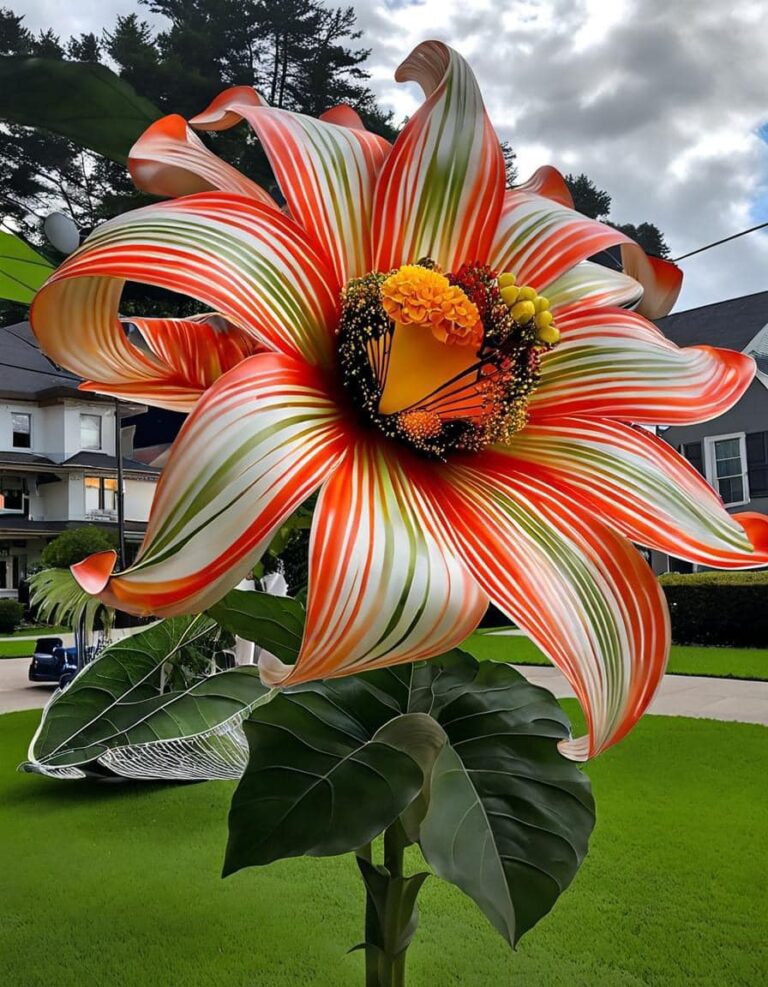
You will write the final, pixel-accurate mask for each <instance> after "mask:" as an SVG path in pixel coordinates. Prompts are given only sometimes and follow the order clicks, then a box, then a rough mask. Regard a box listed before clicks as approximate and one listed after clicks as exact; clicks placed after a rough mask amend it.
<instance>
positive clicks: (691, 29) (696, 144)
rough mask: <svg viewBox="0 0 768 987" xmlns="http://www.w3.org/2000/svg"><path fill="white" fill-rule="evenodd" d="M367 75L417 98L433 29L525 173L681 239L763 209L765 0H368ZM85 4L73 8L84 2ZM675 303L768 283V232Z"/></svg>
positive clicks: (91, 12) (93, 10)
mask: <svg viewBox="0 0 768 987" xmlns="http://www.w3.org/2000/svg"><path fill="white" fill-rule="evenodd" d="M3 2H5V3H6V4H7V3H9V2H10V3H11V4H12V5H13V6H14V8H15V9H16V10H17V11H18V12H20V13H26V14H27V23H28V25H29V26H30V27H33V28H35V29H37V28H40V27H44V26H48V25H52V26H54V27H55V28H56V30H58V31H59V32H61V33H62V34H64V35H67V34H70V33H76V32H79V31H85V30H100V29H101V28H102V27H104V26H108V25H110V24H111V23H113V22H114V18H115V16H116V14H117V13H127V12H130V11H131V10H137V9H138V10H139V12H140V14H141V16H143V17H146V18H148V19H151V15H150V14H149V12H148V10H147V8H146V7H138V5H137V4H136V3H135V2H132V0H78V2H77V3H75V4H70V5H62V4H61V3H60V2H58V0H22V2H21V3H19V2H18V0H17V2H16V3H15V4H13V0H3ZM355 6H356V8H357V10H358V14H359V21H360V26H361V27H362V28H363V30H364V36H363V39H362V41H363V43H364V44H365V45H366V46H367V47H371V48H373V54H372V56H371V61H370V68H371V72H372V85H373V87H374V88H375V90H376V92H377V94H378V95H379V98H380V99H381V100H382V102H384V103H385V104H386V105H388V106H390V107H391V108H392V109H394V110H395V113H396V115H397V116H398V117H402V116H404V115H406V114H408V113H412V112H413V110H414V109H415V108H416V106H417V105H418V104H419V102H420V94H419V92H418V90H417V88H416V87H415V86H412V85H407V86H397V85H396V84H395V83H394V82H393V80H392V75H393V72H394V69H395V67H396V65H397V64H398V63H399V61H401V60H402V58H403V57H404V56H405V55H406V54H407V53H408V51H410V49H411V48H412V47H413V46H414V45H416V44H417V43H418V42H419V41H422V40H424V39H426V38H430V37H436V38H440V39H441V40H444V41H447V42H449V43H450V44H452V45H454V47H456V48H457V49H458V50H459V51H461V52H462V53H463V54H464V55H466V56H467V57H468V58H469V59H470V60H471V62H472V64H473V66H474V68H475V71H476V73H477V76H478V78H479V80H480V84H481V86H482V88H483V92H484V94H485V97H486V102H487V104H488V108H489V112H490V114H491V117H492V119H493V121H494V123H495V125H496V127H497V129H498V131H499V134H500V136H501V137H503V138H507V139H509V140H511V142H512V144H513V146H514V147H515V148H516V150H517V152H518V159H519V162H520V166H521V172H523V171H530V170H532V169H533V168H535V167H536V166H538V165H539V164H544V163H551V164H554V165H556V166H560V167H562V168H563V169H564V170H568V171H577V172H578V171H585V172H586V173H587V174H588V175H590V176H591V177H592V178H593V179H594V180H595V181H596V182H597V183H598V184H599V185H601V186H602V187H604V188H606V189H607V190H608V191H609V192H610V193H611V194H612V196H613V213H612V214H613V216H614V218H615V219H617V220H618V221H623V222H635V223H638V222H641V221H643V220H649V221H651V222H654V223H656V224H657V225H658V226H659V227H660V228H661V229H662V230H663V231H664V233H665V235H666V237H667V241H668V242H669V244H670V246H671V248H672V251H673V254H683V253H687V252H688V251H689V250H693V249H695V248H696V247H699V246H701V245H703V244H705V243H707V242H710V241H713V240H717V239H719V238H720V237H724V236H727V235H729V234H731V233H734V232H737V231H738V230H740V229H744V228H745V227H747V226H750V225H752V224H754V223H755V222H757V219H755V216H756V215H758V214H760V215H762V213H760V210H761V209H762V210H763V211H764V210H765V208H766V201H767V197H768V145H766V143H765V141H764V140H762V139H761V138H760V136H759V135H758V133H757V131H758V128H759V127H760V126H761V125H762V124H764V123H765V121H766V119H768V100H767V99H766V93H768V59H766V58H765V52H766V51H768V9H766V6H765V3H764V2H762V0H730V2H729V4H728V7H727V11H725V10H724V8H723V5H722V2H720V0H423V2H419V3H408V2H406V0H389V2H386V0H378V2H374V3H371V2H368V0H358V2H356V3H355ZM73 8H74V9H73ZM682 266H683V268H684V271H685V275H686V282H685V287H684V289H683V295H682V298H681V301H680V303H679V306H678V307H692V306H695V305H701V304H706V303H707V302H711V301H717V300H719V299H722V298H728V297H733V296H735V295H741V294H748V293H750V292H753V291H761V290H765V289H766V288H768V233H755V234H750V235H749V236H747V237H744V238H743V239H741V240H736V241H735V242H733V243H731V244H727V245H725V246H722V247H718V248H715V249H713V250H711V251H707V252H705V253H703V254H700V255H698V256H697V257H692V258H691V259H690V260H688V261H684V262H683V264H682Z"/></svg>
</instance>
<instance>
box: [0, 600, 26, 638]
mask: <svg viewBox="0 0 768 987" xmlns="http://www.w3.org/2000/svg"><path fill="white" fill-rule="evenodd" d="M23 616H24V607H23V606H22V605H21V604H20V603H18V602H17V601H16V600H0V634H13V632H14V631H15V630H16V628H17V627H18V626H19V624H20V623H21V618H22V617H23Z"/></svg>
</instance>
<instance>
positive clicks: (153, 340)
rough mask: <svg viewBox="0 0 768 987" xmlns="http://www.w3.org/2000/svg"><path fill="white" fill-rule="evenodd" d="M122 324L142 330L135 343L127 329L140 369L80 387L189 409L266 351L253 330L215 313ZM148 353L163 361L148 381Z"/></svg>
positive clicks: (129, 321)
mask: <svg viewBox="0 0 768 987" xmlns="http://www.w3.org/2000/svg"><path fill="white" fill-rule="evenodd" d="M124 325H125V326H126V327H127V328H129V329H131V328H133V329H135V330H136V332H137V333H138V334H139V336H138V341H137V339H136V336H135V335H134V336H132V335H131V334H130V332H129V340H131V342H133V343H134V348H135V351H136V353H135V355H136V361H137V365H136V368H135V369H136V373H135V374H132V373H130V368H129V367H128V366H126V368H125V370H126V373H125V375H124V376H123V377H120V378H112V379H111V380H87V381H84V382H83V383H82V384H81V385H80V390H81V391H96V392H97V393H99V394H110V395H112V396H113V397H118V398H125V399H126V400H132V401H142V402H144V403H146V404H151V405H154V406H155V407H158V408H167V409H169V410H170V411H181V412H188V411H191V410H192V408H194V406H195V405H196V404H197V402H198V400H199V399H200V397H201V395H202V394H203V392H204V391H206V390H207V389H208V388H209V387H210V386H211V385H212V384H213V383H214V382H215V381H216V380H218V379H219V377H221V375H222V374H225V373H226V372H227V371H228V370H231V369H232V368H233V367H236V366H237V365H238V363H241V362H242V361H243V360H245V359H246V358H247V357H249V356H254V355H255V354H256V353H259V352H262V351H263V350H264V349H265V347H264V346H263V345H262V344H261V343H259V341H258V340H257V339H256V338H255V337H254V336H253V335H252V334H251V333H248V332H245V331H244V330H243V329H240V328H239V327H238V326H235V325H233V324H232V323H231V322H228V321H227V320H226V319H224V318H223V317H222V316H220V315H217V314H216V313H215V312H211V313H207V314H205V315H193V316H191V317H190V318H189V319H143V318H136V317H133V318H131V319H130V320H124ZM147 352H149V353H150V354H151V355H152V356H154V357H156V358H157V359H158V360H160V361H161V362H162V364H163V370H162V371H158V374H157V376H156V377H154V378H149V379H147V378H146V377H145V375H144V365H143V363H142V355H143V354H144V353H147Z"/></svg>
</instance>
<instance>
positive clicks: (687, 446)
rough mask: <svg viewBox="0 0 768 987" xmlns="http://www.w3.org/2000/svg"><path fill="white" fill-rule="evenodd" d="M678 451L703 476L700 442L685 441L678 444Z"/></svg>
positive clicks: (702, 455)
mask: <svg viewBox="0 0 768 987" xmlns="http://www.w3.org/2000/svg"><path fill="white" fill-rule="evenodd" d="M680 452H682V454H683V455H684V456H685V458H686V459H687V460H688V462H689V463H690V464H691V466H693V468H694V469H695V470H696V471H697V472H699V473H701V475H702V476H704V475H705V474H704V453H703V448H702V444H701V442H686V443H684V444H683V445H681V446H680Z"/></svg>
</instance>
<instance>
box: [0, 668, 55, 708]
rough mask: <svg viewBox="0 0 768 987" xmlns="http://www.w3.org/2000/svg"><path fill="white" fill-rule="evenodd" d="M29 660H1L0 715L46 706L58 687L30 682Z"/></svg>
mask: <svg viewBox="0 0 768 987" xmlns="http://www.w3.org/2000/svg"><path fill="white" fill-rule="evenodd" d="M29 662H30V659H29V658H0V713H10V712H12V711H13V710H16V709H36V708H39V707H40V706H45V704H46V703H47V702H48V700H49V699H50V698H51V693H52V692H53V690H54V689H55V688H56V686H55V685H54V684H53V683H51V684H50V685H49V684H48V683H47V682H46V683H40V682H30V681H29V679H28V678H27V672H28V671H29Z"/></svg>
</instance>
